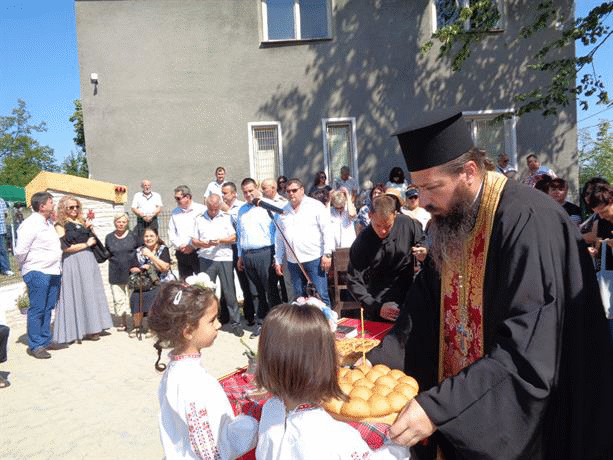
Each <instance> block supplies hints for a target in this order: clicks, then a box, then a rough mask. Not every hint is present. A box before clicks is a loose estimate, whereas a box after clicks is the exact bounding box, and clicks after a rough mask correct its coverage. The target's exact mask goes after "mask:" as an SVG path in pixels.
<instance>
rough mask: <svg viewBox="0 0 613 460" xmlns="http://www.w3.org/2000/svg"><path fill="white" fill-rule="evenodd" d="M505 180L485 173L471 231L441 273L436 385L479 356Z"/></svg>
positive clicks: (481, 350) (481, 351)
mask: <svg viewBox="0 0 613 460" xmlns="http://www.w3.org/2000/svg"><path fill="white" fill-rule="evenodd" d="M506 181H507V178H506V177H505V176H503V175H502V174H498V173H494V172H487V173H486V174H485V179H484V182H483V192H482V195H481V203H480V205H479V212H478V214H477V219H476V222H475V227H474V228H473V230H472V231H471V233H470V236H469V237H468V238H467V240H466V241H465V242H464V245H463V248H462V251H461V252H460V255H459V256H458V257H457V259H456V260H454V261H452V262H450V263H447V264H445V267H444V269H443V270H442V273H441V324H440V329H439V330H440V336H439V372H438V375H439V381H441V380H443V379H444V378H446V377H449V376H452V375H455V374H457V373H458V372H460V371H461V370H462V369H464V368H465V367H466V366H468V365H470V364H472V363H473V362H475V361H476V360H478V359H479V358H481V357H482V356H483V280H484V278H485V264H486V260H487V251H488V248H489V242H490V236H491V233H492V226H493V224H494V215H495V213H496V209H497V208H498V202H499V200H500V194H501V193H502V189H503V187H504V184H505V183H506Z"/></svg>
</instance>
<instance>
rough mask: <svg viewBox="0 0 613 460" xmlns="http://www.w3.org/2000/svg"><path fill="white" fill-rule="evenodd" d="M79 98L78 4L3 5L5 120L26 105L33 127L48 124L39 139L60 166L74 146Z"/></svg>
mask: <svg viewBox="0 0 613 460" xmlns="http://www.w3.org/2000/svg"><path fill="white" fill-rule="evenodd" d="M79 97H80V90H79V64H78V59H77V39H76V25H75V13H74V1H73V0H24V1H16V0H2V1H1V2H0V115H2V116H6V115H10V112H11V110H12V109H13V108H14V107H16V106H17V99H19V98H20V99H23V100H25V101H26V108H27V109H28V111H29V112H30V114H31V115H32V118H31V119H30V122H31V123H32V124H38V123H40V122H41V121H45V122H46V123H47V129H48V130H47V132H46V133H39V134H36V136H35V137H36V139H37V140H38V141H39V142H40V144H42V145H48V146H49V147H51V148H52V149H53V150H54V153H55V157H56V159H57V161H58V163H60V162H61V161H62V160H63V159H64V157H65V156H67V155H69V154H70V152H71V151H76V147H75V145H74V141H73V137H74V129H73V126H72V123H70V121H68V119H69V118H70V116H71V115H72V113H73V112H74V104H73V102H72V101H74V100H75V99H78V98H79Z"/></svg>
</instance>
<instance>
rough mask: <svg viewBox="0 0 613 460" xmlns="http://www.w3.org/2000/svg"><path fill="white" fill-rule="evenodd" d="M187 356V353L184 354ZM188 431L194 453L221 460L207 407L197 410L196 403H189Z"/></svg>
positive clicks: (213, 459) (205, 458) (205, 459)
mask: <svg viewBox="0 0 613 460" xmlns="http://www.w3.org/2000/svg"><path fill="white" fill-rule="evenodd" d="M183 356H187V355H183ZM187 431H188V434H189V442H190V444H191V446H192V449H193V451H194V453H195V454H196V455H197V456H198V457H199V458H202V459H203V460H220V459H221V455H220V453H219V449H218V448H217V443H216V442H215V437H214V436H213V431H212V430H211V425H210V424H209V416H208V414H207V411H206V409H204V408H202V409H200V410H196V404H195V403H193V402H192V403H189V412H188V413H187Z"/></svg>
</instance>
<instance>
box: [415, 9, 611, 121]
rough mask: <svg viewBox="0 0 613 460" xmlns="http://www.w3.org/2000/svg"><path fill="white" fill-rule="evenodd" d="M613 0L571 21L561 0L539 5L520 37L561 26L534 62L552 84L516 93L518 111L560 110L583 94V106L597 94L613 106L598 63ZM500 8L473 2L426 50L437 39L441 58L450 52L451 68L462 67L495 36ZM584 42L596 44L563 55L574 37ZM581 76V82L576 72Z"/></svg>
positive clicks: (598, 99) (426, 48) (428, 44)
mask: <svg viewBox="0 0 613 460" xmlns="http://www.w3.org/2000/svg"><path fill="white" fill-rule="evenodd" d="M611 12H613V1H611V2H603V3H601V4H600V5H598V6H596V7H594V8H592V9H591V10H590V12H589V13H588V14H587V15H586V16H585V17H584V18H577V19H576V20H575V21H572V22H568V21H565V18H564V17H563V16H562V14H563V12H562V11H560V9H559V5H557V4H556V3H555V2H553V1H552V0H546V1H542V2H540V3H537V4H535V9H534V14H533V18H532V22H531V23H530V24H529V25H527V26H524V27H522V28H521V29H520V31H519V37H518V38H528V37H531V36H533V35H535V34H536V33H537V32H539V31H541V30H544V29H548V28H553V27H556V28H561V32H560V34H559V36H558V37H557V38H556V39H554V40H551V41H550V42H546V43H544V44H543V45H542V46H541V48H540V49H539V50H538V51H537V53H536V54H535V56H534V62H533V63H532V64H530V65H529V66H528V67H529V68H530V69H532V70H535V71H537V72H545V73H547V74H548V75H549V76H550V81H551V83H550V84H549V85H548V86H546V87H544V88H539V89H535V90H532V91H529V92H526V93H524V94H519V95H517V96H516V101H517V102H519V103H520V107H519V109H518V113H517V114H518V115H522V114H523V113H527V112H532V111H541V112H542V114H543V115H555V114H557V112H558V109H559V108H560V107H564V106H566V105H568V104H569V103H572V102H573V101H574V100H575V97H578V98H579V104H580V106H581V108H582V109H583V110H587V109H588V107H589V100H590V99H592V98H596V103H597V104H604V105H610V104H611V103H612V102H611V100H610V99H609V95H608V92H607V90H606V88H605V86H604V83H603V82H602V77H601V76H600V75H598V74H597V73H596V71H595V69H594V67H593V61H594V55H595V54H596V53H597V52H598V50H599V49H600V48H601V47H602V45H603V44H604V43H605V42H606V41H607V40H608V39H609V38H610V37H611V35H612V34H613V31H612V30H611V28H610V27H609V26H608V25H607V21H608V20H609V19H610V13H611ZM498 18H499V13H498V8H497V4H496V2H495V1H491V0H483V1H472V0H471V1H470V2H469V6H468V7H465V8H462V9H461V11H460V13H459V14H458V15H457V17H456V18H455V19H453V18H452V21H451V22H449V23H448V24H447V25H445V26H443V27H440V28H439V29H438V30H437V31H436V32H435V33H434V34H433V35H432V37H431V39H430V40H429V41H428V42H426V43H425V44H424V45H423V46H422V53H427V52H428V51H430V49H431V48H432V47H433V45H434V42H435V41H436V42H438V43H439V44H440V48H439V55H438V56H439V58H442V57H450V58H451V68H452V70H454V71H459V70H460V69H461V68H462V65H463V64H464V62H465V61H466V60H467V59H468V58H469V56H470V55H471V52H472V50H473V48H474V47H475V45H476V44H477V43H479V42H480V41H482V40H483V39H484V38H485V37H487V36H489V35H490V34H491V32H492V30H493V29H494V28H495V24H496V21H498ZM577 41H580V42H581V43H582V44H583V45H584V46H587V47H591V48H590V49H589V51H588V52H587V53H586V54H585V55H583V56H575V57H574V58H568V57H559V51H560V50H562V49H564V48H566V47H567V46H568V45H570V44H571V43H573V42H577ZM577 75H579V82H577V81H576V76H577Z"/></svg>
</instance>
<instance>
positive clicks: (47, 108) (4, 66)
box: [0, 0, 613, 163]
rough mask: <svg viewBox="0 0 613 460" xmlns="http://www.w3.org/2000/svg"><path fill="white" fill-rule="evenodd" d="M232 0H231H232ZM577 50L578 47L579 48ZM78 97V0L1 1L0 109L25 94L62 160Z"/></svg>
mask: <svg viewBox="0 0 613 460" xmlns="http://www.w3.org/2000/svg"><path fill="white" fill-rule="evenodd" d="M229 1H231V0H229ZM600 3H601V2H600V1H598V0H577V14H578V15H580V16H581V15H585V14H586V12H587V11H589V9H590V8H593V7H594V6H596V5H598V4H600ZM578 52H580V49H579V48H578ZM610 56H613V43H612V42H611V41H609V42H608V43H607V46H606V48H603V49H601V50H600V52H599V54H598V55H597V58H596V59H597V61H596V64H595V68H596V71H597V72H598V73H599V74H601V75H602V76H603V77H604V78H605V81H606V83H607V87H608V89H609V94H610V95H611V96H612V97H613V60H612V59H611V58H610ZM79 97H80V89H79V66H78V59H77V41H76V30H75V13H74V0H25V1H16V0H3V1H2V2H1V6H0V115H3V116H5V115H9V114H10V111H11V109H12V108H13V107H15V106H16V105H17V99H18V98H21V99H24V100H25V101H26V103H27V106H26V107H27V108H28V110H29V112H30V113H31V114H32V119H31V122H32V123H35V124H38V123H39V122H40V121H45V122H47V128H48V131H47V132H46V133H40V134H37V135H36V136H35V137H36V138H37V139H38V141H39V142H40V143H41V144H42V145H48V146H49V147H51V148H53V150H54V152H55V157H56V159H57V160H58V163H60V162H61V161H62V160H63V159H64V157H65V156H66V155H68V154H70V152H71V151H75V150H76V149H75V145H74V142H73V137H74V131H73V127H72V124H71V123H70V122H69V121H68V119H69V118H70V116H71V115H72V113H73V111H74V106H73V102H72V101H73V100H75V99H78V98H79ZM602 109H603V108H602V107H601V106H596V105H595V104H593V103H592V104H591V107H590V110H589V111H588V112H582V111H579V112H578V119H579V127H580V128H581V127H589V126H594V125H596V124H597V123H598V120H600V119H613V109H609V110H606V111H604V112H602V113H600V114H598V113H597V112H599V111H602Z"/></svg>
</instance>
